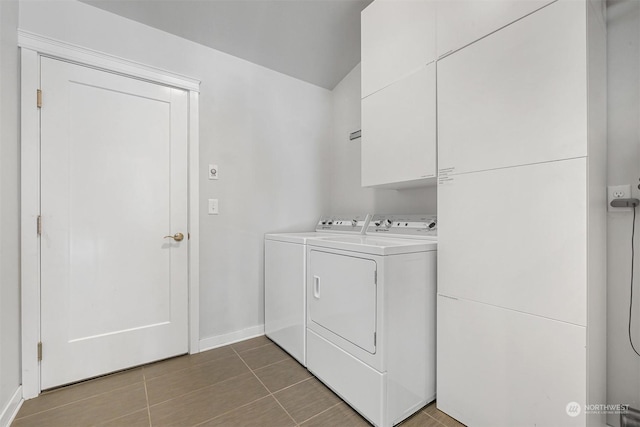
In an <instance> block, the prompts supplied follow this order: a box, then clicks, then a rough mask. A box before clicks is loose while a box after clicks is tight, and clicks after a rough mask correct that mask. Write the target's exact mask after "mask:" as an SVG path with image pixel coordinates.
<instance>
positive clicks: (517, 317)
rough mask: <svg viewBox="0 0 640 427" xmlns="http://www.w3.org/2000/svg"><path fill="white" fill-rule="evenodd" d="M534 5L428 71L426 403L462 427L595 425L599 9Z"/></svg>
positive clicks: (601, 218) (601, 392) (600, 314)
mask: <svg viewBox="0 0 640 427" xmlns="http://www.w3.org/2000/svg"><path fill="white" fill-rule="evenodd" d="M453 3H456V2H453ZM461 3H464V2H461ZM478 3H483V2H478ZM515 3H517V2H515ZM546 3H549V2H544V1H543V2H529V3H528V4H529V6H530V7H532V8H533V10H532V13H530V14H528V15H526V16H524V17H522V18H521V19H519V20H516V21H515V22H512V23H511V24H509V25H507V26H505V27H503V28H500V29H499V30H497V31H495V32H492V33H490V34H489V35H487V36H485V37H483V38H481V39H479V40H477V41H475V42H473V43H471V44H469V45H467V46H465V47H463V48H462V49H459V50H456V51H455V52H453V53H452V54H449V55H447V56H444V57H443V58H441V59H440V60H439V61H438V62H437V75H438V80H437V94H438V104H437V112H438V123H437V129H438V168H439V178H438V220H439V223H438V228H439V235H438V241H439V242H438V334H437V337H438V342H437V353H438V362H437V369H438V372H437V384H438V389H437V405H438V408H439V409H441V410H442V411H444V412H446V413H448V414H449V415H451V416H452V417H454V418H456V419H458V420H459V421H461V422H462V423H464V424H467V425H473V426H496V425H531V426H533V425H537V426H545V425H546V426H556V425H562V426H574V425H575V426H579V425H604V424H605V420H604V417H603V416H602V415H595V414H594V415H590V414H586V411H585V409H586V408H585V405H586V404H604V403H606V396H605V357H606V347H605V346H606V339H605V304H606V252H605V250H606V137H605V128H606V110H605V107H606V106H605V96H606V95H605V90H606V87H605V85H606V75H605V73H606V68H605V67H606V62H605V46H606V40H605V37H606V33H605V26H604V22H605V21H604V16H603V14H604V5H603V4H602V2H598V1H590V0H558V1H556V2H552V3H550V4H546ZM545 4H546V5H545ZM458 6H459V5H458ZM458 6H456V7H458ZM540 6H543V7H541V8H540ZM443 16H446V15H443ZM438 34H439V35H440V32H439V33H438ZM447 40H448V39H447ZM452 43H453V42H452ZM573 402H576V403H577V404H579V405H580V409H581V410H580V412H579V413H576V412H572V411H568V410H567V408H568V407H569V408H571V405H573Z"/></svg>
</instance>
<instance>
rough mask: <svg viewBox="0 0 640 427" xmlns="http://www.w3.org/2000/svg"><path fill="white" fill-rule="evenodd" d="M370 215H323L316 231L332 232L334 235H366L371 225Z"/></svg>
mask: <svg viewBox="0 0 640 427" xmlns="http://www.w3.org/2000/svg"><path fill="white" fill-rule="evenodd" d="M370 217H371V216H370V215H368V214H364V215H323V216H321V217H320V219H319V220H318V223H317V224H316V231H330V232H332V233H359V234H364V231H365V229H366V228H367V225H368V224H369V218H370Z"/></svg>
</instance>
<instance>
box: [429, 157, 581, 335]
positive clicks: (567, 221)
mask: <svg viewBox="0 0 640 427" xmlns="http://www.w3.org/2000/svg"><path fill="white" fill-rule="evenodd" d="M446 182H447V183H446V184H441V185H439V186H438V292H439V293H441V294H446V295H450V296H454V297H461V298H465V299H470V300H474V301H479V302H482V303H486V304H491V305H495V306H500V307H505V308H510V309H513V310H517V311H521V312H525V313H530V314H535V315H539V316H544V317H549V318H551V319H556V320H562V321H565V322H570V323H574V324H578V325H586V315H587V313H586V301H587V233H586V230H587V194H586V188H587V162H586V159H585V158H580V159H572V160H563V161H557V162H550V163H541V164H536V165H529V166H523V167H517V168H505V169H498V170H492V171H485V172H476V173H468V174H463V175H456V176H454V177H453V179H452V180H450V181H446Z"/></svg>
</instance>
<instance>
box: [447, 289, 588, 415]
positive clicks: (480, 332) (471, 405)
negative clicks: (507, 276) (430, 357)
mask: <svg viewBox="0 0 640 427" xmlns="http://www.w3.org/2000/svg"><path fill="white" fill-rule="evenodd" d="M437 312H438V322H437V324H438V333H437V341H438V343H437V353H438V359H437V371H438V372H437V378H438V383H437V396H438V401H437V403H436V404H437V406H438V409H440V410H441V411H444V412H446V413H447V414H449V415H451V416H452V417H454V418H456V419H457V420H459V421H460V422H462V423H463V424H465V425H469V426H566V427H570V426H584V425H586V417H585V412H584V404H585V403H586V394H587V393H586V349H585V346H586V344H587V342H586V341H587V340H586V331H585V328H584V327H582V326H576V325H572V324H569V323H564V322H557V321H554V320H550V319H545V318H543V317H538V316H530V315H527V314H523V313H518V312H517V311H513V310H505V309H502V308H498V307H492V306H489V305H486V304H479V303H475V302H470V301H465V300H461V299H460V300H455V299H451V298H447V297H445V296H438V310H437ZM570 402H576V403H578V404H579V405H580V407H581V408H582V409H583V410H582V411H581V412H580V413H579V414H577V416H569V415H568V413H567V410H568V404H569V403H570Z"/></svg>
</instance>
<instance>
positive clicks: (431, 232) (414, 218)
mask: <svg viewBox="0 0 640 427" xmlns="http://www.w3.org/2000/svg"><path fill="white" fill-rule="evenodd" d="M366 234H369V235H379V236H381V235H388V236H390V237H391V236H394V237H408V238H432V239H435V238H437V237H438V220H437V217H436V215H381V214H376V215H373V216H372V217H371V221H369V225H368V226H367V231H366Z"/></svg>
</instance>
